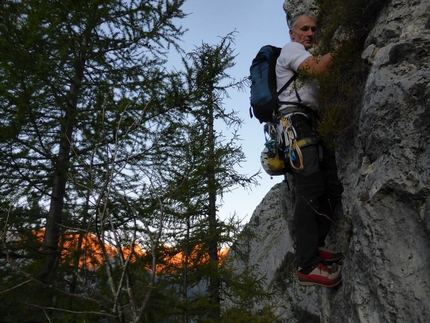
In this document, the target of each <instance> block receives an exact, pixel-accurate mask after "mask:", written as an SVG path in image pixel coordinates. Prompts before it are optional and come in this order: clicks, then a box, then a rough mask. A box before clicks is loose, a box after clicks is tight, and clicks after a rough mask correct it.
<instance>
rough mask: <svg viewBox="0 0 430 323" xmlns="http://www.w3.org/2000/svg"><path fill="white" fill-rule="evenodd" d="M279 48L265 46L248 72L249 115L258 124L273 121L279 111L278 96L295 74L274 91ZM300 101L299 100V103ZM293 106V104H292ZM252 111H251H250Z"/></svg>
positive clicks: (294, 77)
mask: <svg viewBox="0 0 430 323" xmlns="http://www.w3.org/2000/svg"><path fill="white" fill-rule="evenodd" d="M280 53H281V48H279V47H275V46H272V45H265V46H263V47H261V49H260V50H259V51H258V53H257V56H255V58H254V59H253V60H252V64H251V67H250V69H249V71H250V79H251V107H250V108H249V114H250V116H251V118H252V116H253V115H254V116H255V117H256V118H257V119H258V120H259V121H260V123H263V122H272V121H274V119H275V117H276V115H277V113H278V109H279V103H280V102H279V98H278V97H279V95H280V94H281V93H282V92H283V91H284V90H285V89H286V88H287V87H288V86H289V85H290V84H291V82H293V81H294V80H295V79H296V77H297V73H296V72H294V75H293V76H292V77H291V79H289V80H288V82H287V83H285V84H284V86H282V88H281V89H280V90H279V91H277V90H276V70H275V68H276V60H277V59H278V57H279V54H280ZM300 101H301V100H299V102H300ZM293 104H294V103H293ZM251 109H252V110H251Z"/></svg>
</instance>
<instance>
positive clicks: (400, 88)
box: [236, 0, 430, 323]
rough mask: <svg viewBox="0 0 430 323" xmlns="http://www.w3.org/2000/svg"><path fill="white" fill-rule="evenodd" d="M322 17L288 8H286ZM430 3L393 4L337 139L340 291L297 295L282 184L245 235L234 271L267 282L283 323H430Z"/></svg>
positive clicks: (333, 239) (369, 45)
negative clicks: (250, 270) (251, 271)
mask: <svg viewBox="0 0 430 323" xmlns="http://www.w3.org/2000/svg"><path fill="white" fill-rule="evenodd" d="M298 7H301V8H311V9H317V5H316V4H315V3H314V2H313V1H309V0H307V1H298V0H291V1H285V3H284V9H285V10H286V11H289V12H291V11H293V9H292V8H298ZM429 16H430V2H429V1H428V0H411V1H406V0H391V1H386V5H385V6H384V7H383V8H382V9H381V10H380V11H379V13H378V15H377V19H376V21H375V22H374V24H373V25H372V26H371V30H370V32H369V33H368V35H367V40H366V42H365V45H364V47H363V49H362V60H363V63H364V64H367V65H368V67H369V73H368V74H367V80H366V84H365V88H364V96H363V99H362V101H361V102H357V105H356V106H355V107H354V115H355V118H356V122H355V123H353V124H352V125H351V128H350V129H349V131H346V132H345V133H343V135H341V136H340V137H339V138H338V140H337V163H338V168H339V176H340V179H341V181H342V183H343V185H344V194H343V198H342V209H341V210H340V212H338V213H339V216H338V218H337V219H336V221H337V223H338V225H335V226H334V228H333V229H334V230H332V233H331V236H330V239H329V244H330V245H331V246H333V247H337V249H339V248H342V250H343V251H344V252H345V254H346V258H345V260H344V262H343V268H342V272H343V284H342V285H341V286H340V287H339V288H336V289H333V290H331V289H325V288H322V287H302V286H299V285H298V283H297V280H296V277H295V273H294V243H293V240H294V239H293V237H294V228H293V226H292V210H293V206H292V205H293V197H294V196H293V190H291V191H289V190H288V187H287V185H286V184H285V183H282V184H278V185H276V186H275V187H273V189H272V190H271V191H270V192H269V193H268V194H267V196H266V197H265V198H264V199H263V201H262V202H261V204H260V205H259V206H258V207H257V209H256V210H255V212H254V214H253V215H252V218H251V219H250V222H249V224H248V225H247V227H246V228H245V231H246V232H247V233H248V234H247V235H246V236H247V237H248V239H244V240H242V241H241V243H239V245H240V246H239V245H238V247H242V248H244V247H245V246H246V249H247V254H248V258H247V259H245V262H240V261H238V262H236V266H237V270H241V268H244V267H251V266H252V267H255V272H256V273H260V274H261V275H266V280H267V284H268V288H274V289H276V290H278V291H281V293H280V295H281V296H278V299H277V305H278V309H279V312H278V313H279V315H280V317H281V318H282V322H289V323H294V322H327V323H379V322H399V323H400V322H401V323H415V322H422V323H425V322H430V301H429V300H430V185H429V183H430V85H429V83H430V82H429V81H430V67H429V63H430V60H429V58H430V19H429Z"/></svg>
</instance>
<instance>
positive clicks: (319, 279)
mask: <svg viewBox="0 0 430 323" xmlns="http://www.w3.org/2000/svg"><path fill="white" fill-rule="evenodd" d="M309 270H311V271H310V272H309V273H307V274H305V272H307V271H309ZM340 270H341V269H340V268H338V269H336V270H332V269H330V268H329V267H327V266H326V265H324V264H323V263H319V264H317V265H315V266H312V267H311V268H310V269H308V270H298V271H297V275H298V277H299V284H300V285H303V286H313V285H320V286H324V287H335V286H337V285H339V284H340V283H341V282H342V275H341V273H340Z"/></svg>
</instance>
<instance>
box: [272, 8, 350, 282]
mask: <svg viewBox="0 0 430 323" xmlns="http://www.w3.org/2000/svg"><path fill="white" fill-rule="evenodd" d="M287 22H288V25H289V29H290V30H289V34H290V38H291V42H290V43H287V44H286V45H285V46H284V47H283V48H282V51H281V54H280V56H279V58H278V60H277V64H276V75H277V84H278V85H282V84H285V82H286V81H287V80H288V79H289V78H291V76H292V75H293V73H294V71H296V72H298V73H299V77H298V79H297V80H296V81H295V82H294V83H293V84H292V85H291V86H290V87H289V88H287V90H286V91H284V92H283V93H282V94H281V95H280V97H279V100H280V102H281V103H280V104H281V105H280V107H279V111H280V116H281V117H283V120H284V121H285V120H289V122H290V123H291V124H290V126H292V127H293V128H294V131H295V135H296V137H297V139H298V140H300V139H304V138H315V137H316V136H317V133H316V130H315V127H314V125H315V124H314V122H313V120H315V116H314V114H315V113H314V111H315V110H316V109H317V108H318V93H317V92H318V85H317V83H316V81H315V79H314V77H315V76H317V75H318V74H320V73H324V72H325V71H326V70H327V69H328V68H330V67H331V66H332V64H333V61H332V56H333V53H328V54H326V55H324V56H322V57H320V58H316V57H314V56H313V55H312V54H311V53H309V52H308V50H309V49H310V48H311V47H312V46H313V44H314V40H315V33H316V30H317V24H316V18H315V16H314V15H313V14H312V13H310V12H300V13H297V14H295V15H293V16H292V17H289V16H288V15H287ZM291 102H293V103H300V104H299V105H297V104H291ZM301 105H304V107H303V106H301ZM280 122H281V123H282V122H283V121H280ZM284 127H285V125H284ZM321 151H322V152H323V153H322V154H321ZM301 155H302V163H303V165H302V166H303V168H295V169H293V176H294V182H295V187H296V198H295V199H296V200H295V207H294V225H295V233H296V261H297V275H298V279H299V284H300V285H305V286H310V285H321V286H325V287H334V286H337V285H339V284H340V283H341V280H342V276H341V270H340V268H335V267H337V266H332V264H333V263H335V262H338V261H340V260H341V259H343V255H342V253H340V252H333V251H329V250H327V249H325V248H324V245H325V238H326V237H327V234H328V232H329V229H330V226H331V222H332V218H333V217H332V214H333V211H334V208H335V204H336V202H338V201H339V200H340V195H341V193H342V190H343V189H342V186H341V184H340V181H339V180H338V178H337V169H336V163H335V160H334V153H333V152H331V151H329V150H328V149H327V148H326V147H325V146H324V145H323V144H322V143H320V144H319V145H318V144H310V145H307V146H305V147H302V148H301ZM321 155H322V156H321ZM320 158H322V160H321V159H320ZM331 266H332V267H331Z"/></svg>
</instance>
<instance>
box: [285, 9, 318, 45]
mask: <svg viewBox="0 0 430 323" xmlns="http://www.w3.org/2000/svg"><path fill="white" fill-rule="evenodd" d="M288 27H289V28H290V37H291V41H293V42H298V43H300V44H303V46H305V48H306V49H309V48H311V47H312V46H313V44H314V40H315V32H316V30H317V20H316V18H315V16H314V15H313V14H312V13H310V12H298V13H297V14H295V15H293V16H292V17H291V18H289V19H288Z"/></svg>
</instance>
